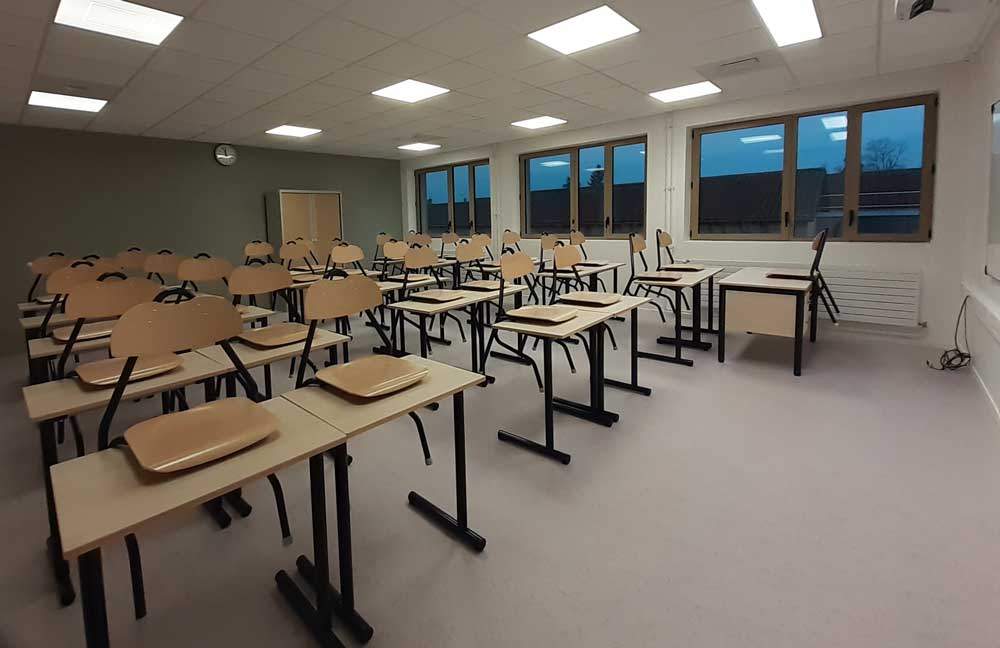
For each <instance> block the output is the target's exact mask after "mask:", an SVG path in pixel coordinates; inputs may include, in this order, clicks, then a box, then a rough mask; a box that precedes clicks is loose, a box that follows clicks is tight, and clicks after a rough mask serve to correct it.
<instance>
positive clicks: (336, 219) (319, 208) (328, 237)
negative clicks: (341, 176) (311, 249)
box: [313, 193, 344, 260]
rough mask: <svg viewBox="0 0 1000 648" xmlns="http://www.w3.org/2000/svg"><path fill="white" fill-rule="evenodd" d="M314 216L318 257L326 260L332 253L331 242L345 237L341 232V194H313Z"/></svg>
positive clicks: (314, 232)
mask: <svg viewBox="0 0 1000 648" xmlns="http://www.w3.org/2000/svg"><path fill="white" fill-rule="evenodd" d="M313 215H314V218H315V220H314V228H313V236H314V237H315V240H314V245H315V249H316V256H317V257H318V258H319V259H320V260H324V259H326V256H327V255H328V254H329V253H330V248H331V243H330V241H332V240H333V239H339V238H343V236H344V235H343V232H342V230H341V212H340V194H339V193H317V194H313Z"/></svg>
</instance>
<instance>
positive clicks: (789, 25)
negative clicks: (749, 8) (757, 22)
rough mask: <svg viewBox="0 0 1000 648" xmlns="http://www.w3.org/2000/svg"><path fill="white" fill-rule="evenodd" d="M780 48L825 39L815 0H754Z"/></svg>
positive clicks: (758, 11)
mask: <svg viewBox="0 0 1000 648" xmlns="http://www.w3.org/2000/svg"><path fill="white" fill-rule="evenodd" d="M753 4H754V6H755V7H757V13H758V14H760V17H761V20H763V21H764V24H765V25H767V30H768V31H769V32H771V37H772V38H773V39H774V42H775V43H776V44H777V45H778V47H784V46H785V45H794V44H795V43H804V42H805V41H811V40H816V39H817V38H822V37H823V30H822V29H820V27H819V18H817V17H816V6H815V5H814V4H813V0H753Z"/></svg>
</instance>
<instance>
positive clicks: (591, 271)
mask: <svg viewBox="0 0 1000 648" xmlns="http://www.w3.org/2000/svg"><path fill="white" fill-rule="evenodd" d="M550 261H551V259H550ZM624 266H625V264H624V263H621V262H615V263H605V264H604V265H599V266H585V265H578V266H577V267H576V270H577V274H579V275H580V276H581V277H589V276H591V275H595V274H600V273H601V272H607V271H608V270H614V269H616V268H622V267H624ZM551 274H552V267H551V266H549V267H547V268H546V269H545V271H544V272H542V273H541V275H542V276H549V275H551ZM558 276H560V277H563V276H568V277H572V276H574V275H573V270H572V269H570V268H567V269H565V270H559V271H558Z"/></svg>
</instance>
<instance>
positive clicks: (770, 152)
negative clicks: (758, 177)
mask: <svg viewBox="0 0 1000 648" xmlns="http://www.w3.org/2000/svg"><path fill="white" fill-rule="evenodd" d="M784 152H785V149H783V148H780V149H764V154H765V155H774V154H776V153H784Z"/></svg>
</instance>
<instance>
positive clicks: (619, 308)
mask: <svg viewBox="0 0 1000 648" xmlns="http://www.w3.org/2000/svg"><path fill="white" fill-rule="evenodd" d="M651 301H653V298H652V297H633V296H631V295H623V296H622V298H621V299H620V300H618V302H617V303H614V304H610V305H608V306H585V305H583V304H579V305H578V304H567V303H564V302H560V305H561V306H568V307H569V308H575V309H577V310H580V311H590V312H592V313H602V314H604V315H607V316H608V317H615V316H616V315H621V314H622V313H627V312H629V311H630V310H633V309H635V308H639V307H640V306H642V305H643V304H648V303H649V302H651Z"/></svg>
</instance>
